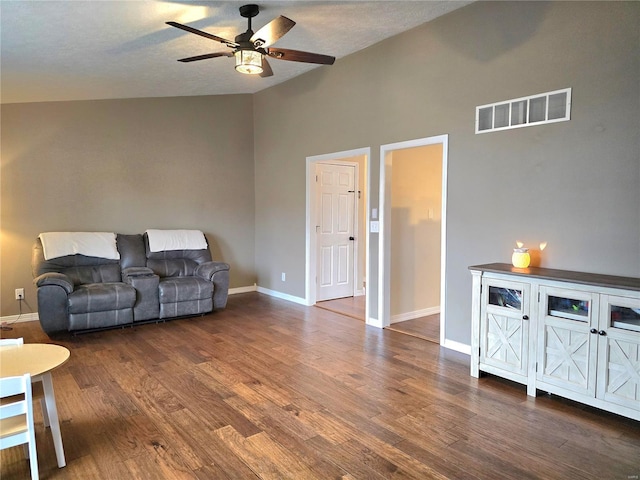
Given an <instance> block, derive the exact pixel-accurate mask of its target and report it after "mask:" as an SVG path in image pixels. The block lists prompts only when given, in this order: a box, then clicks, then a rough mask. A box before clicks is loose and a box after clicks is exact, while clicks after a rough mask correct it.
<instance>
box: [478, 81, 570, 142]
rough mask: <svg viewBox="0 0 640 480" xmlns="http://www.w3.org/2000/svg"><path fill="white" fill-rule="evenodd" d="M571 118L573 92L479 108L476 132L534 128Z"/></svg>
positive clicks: (565, 90)
mask: <svg viewBox="0 0 640 480" xmlns="http://www.w3.org/2000/svg"><path fill="white" fill-rule="evenodd" d="M570 119H571V89H570V88H565V89H563V90H555V91H553V92H547V93H539V94H537V95H531V96H528V97H522V98H514V99H513V100H505V101H502V102H497V103H490V104H488V105H481V106H479V107H476V133H487V132H495V131H497V130H507V129H510V128H520V127H531V126H533V125H542V124H544V123H555V122H566V121H567V120H570Z"/></svg>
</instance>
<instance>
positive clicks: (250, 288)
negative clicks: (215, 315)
mask: <svg viewBox="0 0 640 480" xmlns="http://www.w3.org/2000/svg"><path fill="white" fill-rule="evenodd" d="M257 291H258V287H257V286H256V284H255V283H254V284H253V285H249V286H247V287H236V288H230V289H229V295H235V294H237V293H249V292H257Z"/></svg>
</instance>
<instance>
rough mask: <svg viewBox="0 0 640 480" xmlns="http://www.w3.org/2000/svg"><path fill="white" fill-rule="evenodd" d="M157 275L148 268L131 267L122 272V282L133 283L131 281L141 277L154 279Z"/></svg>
mask: <svg viewBox="0 0 640 480" xmlns="http://www.w3.org/2000/svg"><path fill="white" fill-rule="evenodd" d="M154 275H155V273H153V270H151V269H150V268H147V267H129V268H125V269H123V270H122V281H123V282H124V283H131V282H130V281H129V280H131V279H134V278H140V277H153V276H154Z"/></svg>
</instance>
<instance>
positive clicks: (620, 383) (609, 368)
mask: <svg viewBox="0 0 640 480" xmlns="http://www.w3.org/2000/svg"><path fill="white" fill-rule="evenodd" d="M598 336H599V338H600V345H599V348H598V352H599V353H598V355H599V366H600V371H599V372H598V397H599V398H602V399H603V400H606V401H608V402H612V403H616V404H618V405H622V406H625V407H629V408H632V409H634V410H640V294H636V295H634V296H633V297H618V296H612V295H602V296H601V305H600V325H599V330H598Z"/></svg>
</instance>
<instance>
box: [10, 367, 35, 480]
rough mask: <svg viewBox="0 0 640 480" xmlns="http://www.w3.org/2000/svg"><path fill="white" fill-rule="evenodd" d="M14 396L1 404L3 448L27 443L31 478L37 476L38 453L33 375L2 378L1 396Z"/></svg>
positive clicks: (33, 479) (33, 478)
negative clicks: (9, 400) (32, 390)
mask: <svg viewBox="0 0 640 480" xmlns="http://www.w3.org/2000/svg"><path fill="white" fill-rule="evenodd" d="M7 397H13V398H11V402H10V403H5V404H3V405H0V450H4V449H5V448H10V447H15V446H17V445H23V444H27V445H28V450H29V463H30V465H31V479H32V480H37V479H38V478H39V476H38V453H37V452H36V437H35V433H34V427H33V398H32V397H31V375H29V374H28V373H27V374H25V375H23V376H21V377H6V378H0V398H7Z"/></svg>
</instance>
